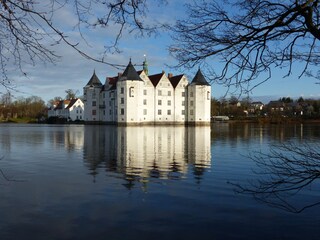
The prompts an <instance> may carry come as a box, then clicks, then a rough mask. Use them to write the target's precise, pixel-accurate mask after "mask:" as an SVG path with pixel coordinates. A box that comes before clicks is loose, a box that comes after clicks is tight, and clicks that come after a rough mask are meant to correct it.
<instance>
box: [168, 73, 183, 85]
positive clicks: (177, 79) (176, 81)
mask: <svg viewBox="0 0 320 240" xmlns="http://www.w3.org/2000/svg"><path fill="white" fill-rule="evenodd" d="M183 76H184V75H183V74H181V75H177V76H173V77H171V78H169V81H170V82H171V85H172V87H173V88H176V86H177V85H178V84H179V82H180V81H181V79H182V77H183Z"/></svg>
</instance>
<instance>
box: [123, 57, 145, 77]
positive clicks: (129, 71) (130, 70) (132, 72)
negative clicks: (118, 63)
mask: <svg viewBox="0 0 320 240" xmlns="http://www.w3.org/2000/svg"><path fill="white" fill-rule="evenodd" d="M126 80H131V81H143V80H142V79H141V78H140V76H139V75H138V73H137V71H136V69H135V68H134V66H133V65H132V63H131V60H130V62H129V64H128V66H127V67H126V70H124V72H123V74H122V76H121V77H120V81H126Z"/></svg>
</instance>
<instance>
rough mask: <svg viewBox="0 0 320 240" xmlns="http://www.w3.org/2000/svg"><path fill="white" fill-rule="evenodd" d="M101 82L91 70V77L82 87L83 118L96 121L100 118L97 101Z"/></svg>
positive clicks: (98, 100)
mask: <svg viewBox="0 0 320 240" xmlns="http://www.w3.org/2000/svg"><path fill="white" fill-rule="evenodd" d="M101 88H102V83H101V82H100V80H99V78H98V77H97V75H96V73H95V71H93V74H92V77H91V78H90V80H89V82H88V83H87V85H86V86H84V88H83V96H84V120H85V121H88V122H96V121H99V120H100V114H99V102H100V91H101Z"/></svg>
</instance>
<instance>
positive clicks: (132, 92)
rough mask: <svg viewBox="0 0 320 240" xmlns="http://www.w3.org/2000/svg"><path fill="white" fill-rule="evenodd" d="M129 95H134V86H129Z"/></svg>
mask: <svg viewBox="0 0 320 240" xmlns="http://www.w3.org/2000/svg"><path fill="white" fill-rule="evenodd" d="M129 97H134V87H130V88H129Z"/></svg>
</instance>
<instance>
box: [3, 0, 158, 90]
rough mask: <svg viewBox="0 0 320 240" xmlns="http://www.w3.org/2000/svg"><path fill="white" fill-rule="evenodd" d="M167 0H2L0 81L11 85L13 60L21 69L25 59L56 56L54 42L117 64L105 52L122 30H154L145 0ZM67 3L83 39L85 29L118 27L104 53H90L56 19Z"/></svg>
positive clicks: (112, 48)
mask: <svg viewBox="0 0 320 240" xmlns="http://www.w3.org/2000/svg"><path fill="white" fill-rule="evenodd" d="M147 1H148V2H152V1H155V2H163V1H164V0H73V1H71V0H41V1H34V0H0V71H1V73H2V79H1V80H0V84H1V85H3V86H6V87H7V86H10V79H9V78H8V74H7V71H8V66H11V65H13V64H14V65H15V66H17V68H18V69H20V71H21V72H22V73H23V74H25V75H26V73H25V72H24V70H23V64H24V63H26V62H27V63H32V64H35V63H37V62H38V61H42V62H55V61H56V60H57V59H58V58H59V56H58V55H57V53H56V52H55V47H56V46H57V45H60V44H66V45H68V46H69V47H71V48H73V49H74V50H75V51H76V52H77V53H79V54H80V55H82V56H83V57H85V58H87V59H90V60H93V61H97V62H101V63H105V64H108V65H111V66H114V67H119V66H117V65H115V64H114V63H112V62H108V61H106V58H105V57H106V54H107V53H108V52H110V51H118V50H119V49H118V47H117V46H118V42H119V40H120V38H121V37H122V35H123V33H124V31H127V32H131V33H132V32H135V33H137V34H139V35H143V34H146V33H152V32H153V31H154V30H155V28H154V27H152V26H148V25H147V24H145V23H144V19H145V17H146V12H147V11H148V9H147V5H146V2H147ZM63 9H66V10H68V11H71V12H72V14H73V16H74V17H75V18H76V19H77V23H76V24H75V26H74V30H77V31H78V33H80V35H81V37H82V39H83V40H84V42H86V40H87V38H86V36H85V34H83V29H86V30H87V29H88V28H97V27H102V28H105V29H107V28H110V27H112V29H115V31H116V32H115V37H114V39H109V40H110V41H111V44H109V45H106V46H105V52H104V53H103V54H102V55H101V56H100V57H97V56H91V55H90V54H88V53H87V52H85V51H84V50H83V49H82V48H81V47H80V44H79V40H75V39H72V37H70V36H68V34H67V33H66V32H65V28H64V26H61V25H59V24H57V19H59V13H61V10H63Z"/></svg>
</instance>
